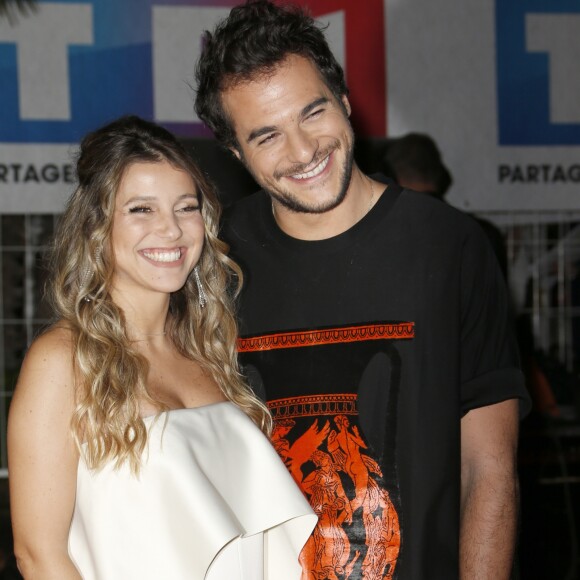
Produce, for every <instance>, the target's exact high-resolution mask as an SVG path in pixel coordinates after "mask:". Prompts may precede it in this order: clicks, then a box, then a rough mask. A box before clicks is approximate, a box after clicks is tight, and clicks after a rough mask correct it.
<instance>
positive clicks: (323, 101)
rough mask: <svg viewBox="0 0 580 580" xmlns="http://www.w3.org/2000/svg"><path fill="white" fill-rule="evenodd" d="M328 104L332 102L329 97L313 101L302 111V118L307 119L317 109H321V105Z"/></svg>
mask: <svg viewBox="0 0 580 580" xmlns="http://www.w3.org/2000/svg"><path fill="white" fill-rule="evenodd" d="M328 102H330V101H329V100H328V97H320V98H319V99H316V100H315V101H312V102H311V103H310V104H309V105H306V106H305V107H304V108H303V109H302V111H300V118H301V119H304V117H307V116H308V115H309V114H310V113H312V111H313V110H314V109H316V107H320V105H326V103H328Z"/></svg>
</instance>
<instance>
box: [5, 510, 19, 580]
mask: <svg viewBox="0 0 580 580" xmlns="http://www.w3.org/2000/svg"><path fill="white" fill-rule="evenodd" d="M13 545H14V544H13V539H12V527H11V525H10V519H9V518H8V517H4V516H3V517H2V519H1V520H0V580H22V576H21V575H20V573H19V572H18V568H17V567H16V558H15V557H14V551H13Z"/></svg>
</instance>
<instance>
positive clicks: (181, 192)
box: [111, 161, 204, 297]
mask: <svg viewBox="0 0 580 580" xmlns="http://www.w3.org/2000/svg"><path fill="white" fill-rule="evenodd" d="M111 240H112V251H113V254H114V258H115V269H114V273H113V291H114V292H118V293H122V294H123V295H126V296H127V295H128V296H129V297H132V296H134V297H136V295H137V294H139V293H141V292H157V293H171V292H176V291H177V290H179V289H180V288H181V287H182V286H183V285H184V284H185V281H186V280H187V277H188V276H189V274H190V272H191V271H192V269H193V267H194V266H195V264H196V263H197V262H198V260H199V257H200V255H201V251H202V248H203V242H204V223H203V219H202V217H201V212H200V200H199V198H198V192H197V187H196V186H195V183H194V182H193V179H192V178H191V176H190V175H189V174H188V173H186V172H185V171H183V170H180V169H176V168H175V167H173V166H172V165H171V164H170V163H169V162H168V161H160V162H153V163H144V162H143V163H142V162H140V163H133V164H132V165H130V166H129V167H127V169H126V170H125V173H124V174H123V177H122V179H121V183H120V185H119V189H118V191H117V195H116V199H115V212H114V217H113V231H112V238H111Z"/></svg>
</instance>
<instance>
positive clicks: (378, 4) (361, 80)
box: [277, 0, 387, 137]
mask: <svg viewBox="0 0 580 580" xmlns="http://www.w3.org/2000/svg"><path fill="white" fill-rule="evenodd" d="M277 1H278V3H279V4H282V5H283V4H284V3H285V0H277ZM293 3H294V4H298V5H301V6H304V7H306V8H308V9H309V10H310V12H311V14H312V16H313V17H314V18H319V17H322V16H325V15H328V14H332V13H335V12H339V11H341V12H343V13H344V21H345V38H344V43H345V55H346V58H345V60H346V63H345V72H346V81H347V84H348V87H349V89H350V96H349V100H350V103H351V105H352V110H353V112H352V122H353V126H354V128H355V131H356V133H357V134H358V135H360V136H363V137H384V136H385V135H386V134H387V98H386V95H387V81H386V76H387V75H386V48H385V47H386V38H385V37H386V35H385V17H384V0H364V2H353V1H352V0H293Z"/></svg>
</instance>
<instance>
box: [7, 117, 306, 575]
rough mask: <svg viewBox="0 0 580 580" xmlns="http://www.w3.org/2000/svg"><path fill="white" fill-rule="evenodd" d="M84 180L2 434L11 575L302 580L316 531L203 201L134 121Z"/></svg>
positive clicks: (163, 140) (85, 159) (100, 149)
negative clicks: (250, 354) (246, 377)
mask: <svg viewBox="0 0 580 580" xmlns="http://www.w3.org/2000/svg"><path fill="white" fill-rule="evenodd" d="M77 174H78V182H79V185H78V188H77V190H76V191H75V192H74V194H73V195H72V197H71V199H70V200H69V203H68V206H67V208H66V211H65V213H64V215H63V217H62V219H61V222H60V225H59V231H58V233H57V235H56V240H55V243H54V248H53V252H52V261H51V275H52V283H51V286H50V288H51V292H50V296H51V299H52V303H53V305H54V308H55V311H56V313H57V316H58V321H57V322H56V323H55V324H54V325H53V326H52V327H51V328H50V329H49V330H48V331H47V332H45V333H44V334H42V335H41V336H40V337H39V338H38V339H37V340H36V341H35V342H34V343H33V344H32V346H31V348H30V350H29V352H28V354H27V356H26V359H25V361H24V363H23V366H22V371H21V375H20V378H19V382H18V385H17V388H16V392H15V395H14V398H13V401H12V405H11V409H10V416H9V429H8V445H9V472H10V494H11V506H12V507H11V509H12V517H13V528H14V537H15V552H16V555H17V559H18V562H19V567H20V570H21V572H22V574H23V575H24V577H25V578H42V579H43V580H45V579H48V578H58V579H59V580H63V579H68V578H87V579H89V578H104V579H107V580H109V579H117V578H119V579H121V578H122V579H124V580H126V579H130V578H135V579H139V580H143V579H147V578H155V579H159V578H167V579H170V580H177V579H181V578H188V579H197V578H216V579H219V580H224V579H226V578H227V579H228V580H234V579H237V578H242V577H243V578H251V579H252V580H255V579H258V578H262V577H264V578H274V579H275V580H280V579H283V578H298V577H299V575H300V572H299V565H298V553H299V551H300V549H301V547H302V545H303V543H304V542H305V541H306V539H307V537H308V534H309V532H310V531H311V529H312V527H313V525H314V519H315V518H314V516H313V515H312V512H311V511H310V508H309V507H308V504H307V503H306V500H305V499H304V498H303V496H302V495H301V494H300V492H299V491H298V490H297V488H296V487H295V485H294V483H293V481H292V479H291V477H290V475H289V474H288V473H287V471H286V469H285V468H284V466H283V464H282V463H281V462H280V460H279V459H278V457H277V455H276V454H275V452H274V451H273V449H272V447H271V446H270V444H269V442H268V441H267V439H266V438H265V437H264V435H263V433H262V432H264V433H266V434H267V433H269V430H270V423H271V419H270V416H269V414H268V411H267V409H266V407H265V406H264V405H263V404H262V403H261V402H260V401H259V400H258V399H257V398H256V397H255V396H254V395H253V394H252V392H251V391H250V390H249V389H248V388H247V387H246V385H245V384H244V383H243V381H242V378H241V376H240V374H239V371H238V367H237V362H236V352H235V339H236V327H235V324H234V318H233V316H232V306H231V304H230V301H229V299H228V292H227V289H228V288H229V287H230V281H231V277H232V276H231V275H232V274H235V275H236V276H238V279H239V275H240V274H239V271H238V268H237V267H236V266H235V265H234V264H233V263H232V262H231V261H230V260H229V259H228V258H227V256H226V254H225V250H226V247H225V245H224V244H223V243H222V242H220V241H219V240H218V239H217V237H216V234H217V228H218V218H219V208H218V204H217V201H216V197H215V194H214V192H213V190H212V188H211V187H210V185H209V184H208V182H207V180H206V179H205V178H204V176H203V174H202V173H201V171H200V170H199V169H198V168H197V167H196V165H195V164H193V162H192V161H191V160H190V159H189V157H188V155H187V154H186V152H185V150H184V149H183V148H182V147H181V145H180V144H179V143H178V142H177V140H176V139H175V138H174V137H173V136H172V135H171V134H170V133H168V132H167V131H165V130H164V129H162V128H160V127H158V126H156V125H154V124H151V123H148V122H146V121H143V120H141V119H139V118H137V117H126V118H122V119H120V120H118V121H115V122H113V123H111V124H110V125H108V126H106V127H104V128H102V129H100V130H98V131H96V132H94V133H92V134H89V135H88V136H87V137H86V138H85V139H84V140H83V142H82V144H81V150H80V156H79V159H78V163H77ZM261 431H262V432H261ZM264 536H267V538H264ZM264 562H267V563H268V565H265V564H264ZM274 566H275V569H273V567H274Z"/></svg>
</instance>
